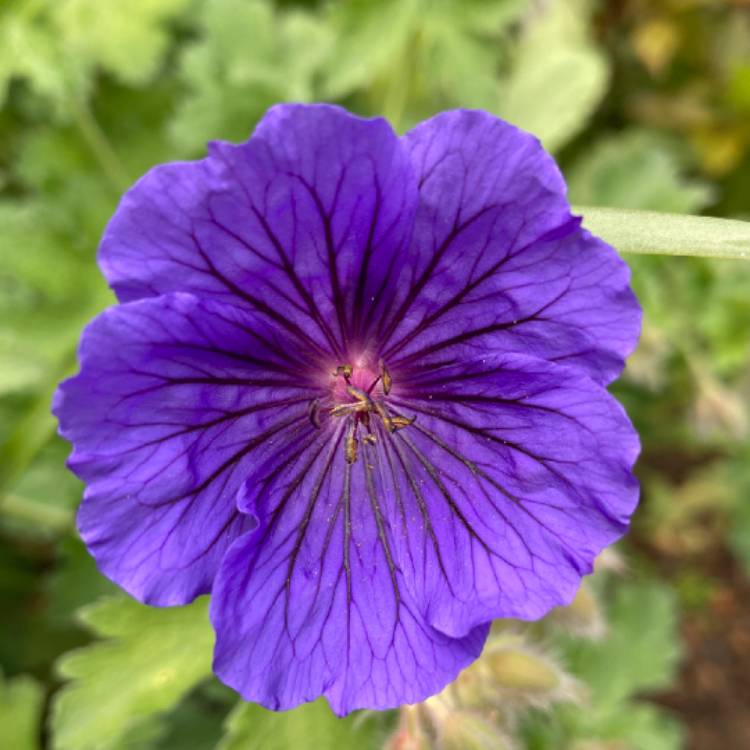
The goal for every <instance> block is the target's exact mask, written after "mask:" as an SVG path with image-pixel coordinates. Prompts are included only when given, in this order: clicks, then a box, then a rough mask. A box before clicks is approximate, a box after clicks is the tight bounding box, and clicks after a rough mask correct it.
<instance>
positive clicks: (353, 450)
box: [344, 422, 357, 464]
mask: <svg viewBox="0 0 750 750" xmlns="http://www.w3.org/2000/svg"><path fill="white" fill-rule="evenodd" d="M344 454H345V456H346V462H347V463H349V464H353V463H354V462H355V461H356V460H357V423H356V422H354V423H353V424H352V425H351V426H350V427H349V432H347V434H346V446H345V448H344Z"/></svg>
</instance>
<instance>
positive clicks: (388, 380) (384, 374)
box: [378, 359, 393, 396]
mask: <svg viewBox="0 0 750 750" xmlns="http://www.w3.org/2000/svg"><path fill="white" fill-rule="evenodd" d="M378 365H379V366H380V382H381V383H382V384H383V393H385V395H386V396H387V395H388V394H389V393H390V392H391V388H392V387H393V378H392V377H391V373H390V372H388V368H387V367H386V366H385V362H384V361H383V360H382V359H381V360H380V361H379V362H378Z"/></svg>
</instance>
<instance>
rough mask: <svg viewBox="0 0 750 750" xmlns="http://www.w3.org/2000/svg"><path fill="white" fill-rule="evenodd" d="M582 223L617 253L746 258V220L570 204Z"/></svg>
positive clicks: (749, 228)
mask: <svg viewBox="0 0 750 750" xmlns="http://www.w3.org/2000/svg"><path fill="white" fill-rule="evenodd" d="M573 210H574V211H575V212H576V213H579V214H582V215H583V226H584V227H586V229H588V230H590V231H591V232H593V233H594V234H596V235H598V236H599V237H601V238H602V239H604V240H606V241H607V242H609V244H610V245H612V246H613V247H615V248H617V250H618V251H619V252H621V253H637V254H641V255H693V256H700V257H703V258H734V259H740V260H750V222H748V221H736V220H734V219H715V218H709V217H705V216H681V215H679V214H665V213H658V212H656V211H634V210H631V209H616V208H592V207H590V206H574V208H573Z"/></svg>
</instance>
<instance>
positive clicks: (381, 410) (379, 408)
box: [375, 401, 396, 432]
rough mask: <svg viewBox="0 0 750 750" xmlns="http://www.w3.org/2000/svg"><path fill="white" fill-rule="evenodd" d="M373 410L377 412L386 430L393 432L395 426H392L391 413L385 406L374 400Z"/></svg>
mask: <svg viewBox="0 0 750 750" xmlns="http://www.w3.org/2000/svg"><path fill="white" fill-rule="evenodd" d="M375 411H376V412H377V413H378V416H379V417H380V418H381V419H382V420H383V424H384V425H385V426H386V429H387V430H388V432H395V431H396V428H395V427H394V426H393V422H392V421H391V415H390V414H389V413H388V411H387V410H386V408H385V406H383V404H382V402H380V401H376V402H375Z"/></svg>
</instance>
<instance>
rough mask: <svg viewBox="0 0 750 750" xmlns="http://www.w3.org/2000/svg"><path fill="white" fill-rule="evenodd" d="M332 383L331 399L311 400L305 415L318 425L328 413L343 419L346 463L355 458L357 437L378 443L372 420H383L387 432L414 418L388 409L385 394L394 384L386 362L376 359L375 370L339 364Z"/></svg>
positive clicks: (319, 425) (351, 461)
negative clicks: (346, 422) (346, 421)
mask: <svg viewBox="0 0 750 750" xmlns="http://www.w3.org/2000/svg"><path fill="white" fill-rule="evenodd" d="M331 375H332V377H333V378H334V382H333V385H332V388H331V398H330V401H327V402H326V404H325V405H324V404H321V401H320V399H315V400H314V401H312V402H311V403H310V407H309V411H308V414H309V416H310V421H311V422H312V424H313V426H314V427H316V428H317V429H320V428H321V418H322V417H323V415H327V416H329V417H331V418H333V419H346V420H348V422H349V424H348V426H347V432H346V441H345V444H344V451H345V455H346V460H347V462H348V463H350V464H353V463H354V462H355V461H356V460H357V453H358V448H359V437H360V434H361V433H364V435H363V436H362V439H363V441H364V442H365V443H367V444H369V445H374V444H375V443H376V442H377V434H376V432H375V431H374V429H373V428H374V421H376V420H377V421H379V422H380V423H382V425H383V427H385V429H386V430H387V431H388V432H391V433H392V432H396V431H397V430H400V429H403V428H404V427H408V426H409V425H410V424H412V423H413V422H414V419H415V417H412V418H411V419H409V418H408V417H404V416H402V415H400V414H396V413H395V412H392V411H391V410H389V408H388V407H387V405H386V396H388V394H389V393H390V392H391V388H392V387H393V378H392V377H391V373H390V372H389V370H388V367H387V366H386V364H385V362H383V360H380V362H378V369H377V370H375V371H373V370H372V369H371V368H368V367H361V366H360V367H355V366H354V365H351V364H342V365H338V366H337V367H336V370H335V371H334V372H333V373H331Z"/></svg>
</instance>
